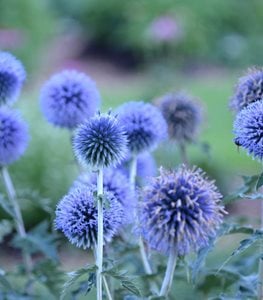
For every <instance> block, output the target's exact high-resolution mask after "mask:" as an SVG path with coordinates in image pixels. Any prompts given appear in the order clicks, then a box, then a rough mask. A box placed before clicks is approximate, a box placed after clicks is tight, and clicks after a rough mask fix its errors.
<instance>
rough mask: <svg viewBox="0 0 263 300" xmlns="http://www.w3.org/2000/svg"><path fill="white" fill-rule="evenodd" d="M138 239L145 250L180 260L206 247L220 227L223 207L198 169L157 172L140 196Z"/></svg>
mask: <svg viewBox="0 0 263 300" xmlns="http://www.w3.org/2000/svg"><path fill="white" fill-rule="evenodd" d="M142 197H143V203H142V207H141V213H140V222H141V226H142V235H143V237H144V238H145V240H146V241H147V242H148V243H149V246H150V247H151V248H153V249H156V250H158V251H160V252H163V253H165V254H168V252H170V250H171V249H175V250H176V251H177V253H178V255H180V256H183V255H186V254H188V253H189V252H190V251H191V250H195V251H197V250H198V249H200V248H201V247H203V246H206V245H207V243H208V241H209V239H210V238H211V237H213V236H215V234H216V230H217V228H218V227H219V225H220V224H221V223H222V219H223V214H224V213H225V211H224V207H223V206H222V205H221V204H220V199H221V197H222V196H221V194H220V193H219V192H218V190H217V188H216V186H215V185H214V182H213V181H209V180H208V179H207V178H206V177H205V174H204V173H203V172H202V171H201V170H200V169H196V168H193V169H187V168H186V167H185V166H184V165H183V166H181V167H180V168H179V169H178V170H177V171H172V172H168V171H165V170H162V169H161V174H160V176H159V177H156V178H153V180H152V182H151V183H150V184H149V185H148V186H147V187H145V189H144V190H143V192H142Z"/></svg>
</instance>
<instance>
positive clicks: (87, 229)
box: [55, 186, 123, 249]
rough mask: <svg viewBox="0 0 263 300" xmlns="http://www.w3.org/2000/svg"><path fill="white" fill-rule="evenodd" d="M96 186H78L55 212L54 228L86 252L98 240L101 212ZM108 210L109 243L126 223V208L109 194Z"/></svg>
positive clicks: (105, 213) (105, 211) (106, 237)
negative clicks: (124, 216)
mask: <svg viewBox="0 0 263 300" xmlns="http://www.w3.org/2000/svg"><path fill="white" fill-rule="evenodd" d="M95 191H96V187H95V186H93V187H92V186H90V187H89V188H88V187H85V186H79V187H76V188H75V189H72V190H71V191H70V192H69V194H67V195H66V196H64V198H63V199H62V200H61V201H60V202H59V204H58V205H57V209H56V219H55V227H56V229H57V230H61V231H62V232H63V233H64V235H65V236H66V237H67V238H68V239H69V241H70V242H71V243H72V244H74V245H76V246H77V247H82V248H83V249H87V248H92V247H94V245H95V244H96V241H97V231H98V209H97V207H96V205H95V203H96V199H95V198H94V192H95ZM104 196H105V197H106V198H107V201H108V205H107V208H104V209H103V216H104V218H103V230H104V242H105V243H106V242H110V241H111V239H112V237H113V236H114V235H115V234H116V233H117V232H118V230H119V228H120V227H121V225H122V224H123V208H122V205H121V204H120V203H119V202H118V201H117V200H116V198H115V197H114V196H113V195H112V194H111V193H109V192H106V193H105V194H104Z"/></svg>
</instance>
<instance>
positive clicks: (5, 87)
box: [0, 52, 26, 105]
mask: <svg viewBox="0 0 263 300" xmlns="http://www.w3.org/2000/svg"><path fill="white" fill-rule="evenodd" d="M25 79H26V72H25V69H24V67H23V65H22V63H21V62H20V61H19V60H18V59H17V58H15V57H14V56H13V55H12V54H10V53H8V52H0V105H4V104H12V103H13V102H15V101H16V100H17V98H18V96H19V94H20V91H21V88H22V85H23V83H24V81H25Z"/></svg>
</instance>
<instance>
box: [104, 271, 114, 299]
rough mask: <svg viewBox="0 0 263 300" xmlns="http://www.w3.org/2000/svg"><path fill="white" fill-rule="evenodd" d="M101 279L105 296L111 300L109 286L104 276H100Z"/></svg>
mask: <svg viewBox="0 0 263 300" xmlns="http://www.w3.org/2000/svg"><path fill="white" fill-rule="evenodd" d="M102 279H103V283H104V286H105V290H106V294H107V297H108V299H109V300H113V298H112V296H111V293H110V288H109V285H108V282H107V280H106V278H105V277H104V276H102Z"/></svg>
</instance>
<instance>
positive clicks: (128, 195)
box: [73, 168, 137, 223]
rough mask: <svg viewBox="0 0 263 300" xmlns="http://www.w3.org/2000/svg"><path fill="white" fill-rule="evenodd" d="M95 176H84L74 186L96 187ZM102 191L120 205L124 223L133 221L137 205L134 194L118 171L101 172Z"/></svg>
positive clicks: (110, 169)
mask: <svg viewBox="0 0 263 300" xmlns="http://www.w3.org/2000/svg"><path fill="white" fill-rule="evenodd" d="M96 183H97V175H96V174H95V173H93V174H91V175H90V174H84V175H80V176H79V178H78V179H77V180H76V181H75V182H74V184H73V185H74V186H76V187H77V186H89V185H96ZM103 189H104V191H107V192H110V193H112V194H113V195H114V197H115V198H116V199H117V200H118V201H119V202H120V203H121V205H122V207H123V210H124V215H125V217H124V223H132V222H133V221H134V210H135V207H136V205H137V201H136V195H135V192H134V191H133V190H132V189H131V188H130V185H129V180H128V178H127V176H125V175H124V174H123V173H122V172H121V171H120V170H118V169H113V168H108V169H105V170H104V172H103Z"/></svg>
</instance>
